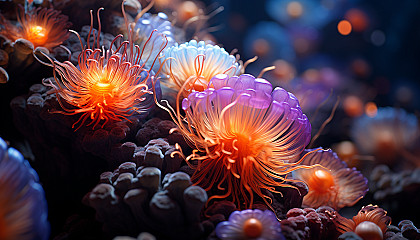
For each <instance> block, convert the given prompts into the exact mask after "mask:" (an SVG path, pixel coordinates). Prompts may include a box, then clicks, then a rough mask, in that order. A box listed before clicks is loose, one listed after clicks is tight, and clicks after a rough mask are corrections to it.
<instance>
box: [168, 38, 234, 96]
mask: <svg viewBox="0 0 420 240" xmlns="http://www.w3.org/2000/svg"><path fill="white" fill-rule="evenodd" d="M164 53H165V58H166V59H169V60H168V61H167V63H166V65H164V67H163V69H162V72H163V74H166V75H169V81H168V85H169V86H170V87H172V88H173V89H175V90H177V91H179V89H180V88H181V87H182V86H183V84H184V83H185V82H188V83H189V84H188V85H186V86H185V87H184V91H183V97H186V96H188V94H189V93H190V92H191V91H203V90H204V89H205V88H206V87H207V85H208V83H209V81H210V79H211V78H212V77H213V76H215V75H217V74H221V73H223V74H228V75H229V76H230V77H231V76H234V75H238V74H239V73H240V66H239V64H238V63H237V61H236V58H235V57H234V56H233V55H229V53H227V52H226V51H225V49H224V48H221V47H219V46H217V45H212V44H206V43H205V42H204V41H200V42H197V41H196V40H191V41H189V42H186V43H183V44H181V45H175V46H172V47H170V48H168V49H166V50H165V52H164Z"/></svg>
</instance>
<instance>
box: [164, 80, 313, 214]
mask: <svg viewBox="0 0 420 240" xmlns="http://www.w3.org/2000/svg"><path fill="white" fill-rule="evenodd" d="M190 81H191V79H190ZM188 84H189V82H188V81H187V82H185V83H184V85H183V86H182V88H181V90H180V92H178V99H179V98H180V96H181V94H182V91H183V89H184V88H185V86H187V85H188ZM209 86H211V87H210V88H208V89H206V90H204V91H203V92H193V93H191V94H190V95H189V96H188V98H185V99H184V100H183V102H182V108H183V110H184V111H185V113H186V116H185V117H183V116H181V113H180V107H179V103H177V109H176V113H173V114H172V117H173V119H174V121H175V122H176V123H177V125H178V128H179V131H180V132H181V133H182V134H183V135H184V136H185V138H186V139H187V140H188V141H189V142H190V144H191V145H192V146H193V147H194V148H196V149H195V150H194V151H193V154H191V155H190V156H188V157H187V158H186V160H187V163H188V164H189V165H190V166H191V167H193V168H196V170H195V172H194V174H193V176H192V180H193V182H195V184H197V185H199V186H201V187H203V188H205V189H206V190H207V191H208V190H210V189H212V188H213V187H215V185H217V188H218V189H219V190H221V191H225V193H224V194H223V195H217V194H215V195H213V196H212V197H211V198H210V199H215V198H226V197H228V196H232V198H233V201H234V202H235V204H236V205H237V206H240V208H241V207H243V206H246V207H250V206H252V203H253V200H254V193H256V194H257V195H258V196H260V197H261V198H262V199H263V200H264V201H265V203H266V204H267V205H269V203H268V201H271V199H270V198H269V197H267V196H266V195H265V194H264V191H265V190H269V191H273V192H276V190H275V187H291V186H290V185H289V184H287V183H286V181H287V180H286V176H285V175H287V174H288V173H290V172H292V171H293V170H295V169H297V168H305V166H301V165H300V166H297V165H299V163H300V161H298V162H296V163H289V162H295V161H296V160H298V158H299V157H300V154H301V152H302V151H303V150H304V148H305V146H306V145H307V144H308V143H309V140H310V132H311V125H310V123H309V121H308V119H307V117H306V116H305V114H303V113H302V111H301V110H300V107H299V102H298V100H297V99H296V97H295V96H294V95H293V94H291V93H289V92H287V91H285V90H284V89H282V88H275V89H274V91H273V88H272V86H271V84H270V83H269V82H268V81H267V80H265V79H262V78H255V77H253V76H252V75H248V74H243V75H240V76H239V77H238V76H234V77H229V76H228V75H226V74H219V75H216V76H214V77H213V78H212V79H211V81H210V83H209ZM177 102H178V101H177ZM161 107H163V106H161ZM167 110H168V111H169V109H167ZM169 112H171V111H169ZM184 119H185V121H186V122H187V124H184ZM267 199H268V201H267Z"/></svg>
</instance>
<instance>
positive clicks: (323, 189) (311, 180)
mask: <svg viewBox="0 0 420 240" xmlns="http://www.w3.org/2000/svg"><path fill="white" fill-rule="evenodd" d="M306 152H308V155H307V156H306V158H305V159H304V160H303V161H302V162H301V164H303V165H308V166H311V165H315V164H319V165H321V166H322V167H314V168H311V169H298V170H296V171H294V172H293V177H294V178H296V179H299V180H302V181H304V182H305V183H306V184H307V185H308V188H309V191H308V194H306V195H305V196H304V197H303V203H302V205H303V206H305V207H311V208H318V207H320V206H324V205H325V206H330V207H332V208H334V209H337V210H338V209H340V208H342V207H345V206H353V205H354V204H355V203H356V202H357V201H359V200H360V199H361V198H363V196H365V194H366V192H367V191H368V190H369V189H368V184H367V183H368V182H367V179H366V178H365V177H363V175H362V174H361V173H360V172H359V171H356V169H355V168H348V167H347V164H346V163H344V162H343V161H341V160H340V159H339V158H338V157H337V155H336V154H335V153H334V152H333V151H331V149H329V150H322V149H319V150H318V151H315V152H314V151H313V150H305V152H304V153H306Z"/></svg>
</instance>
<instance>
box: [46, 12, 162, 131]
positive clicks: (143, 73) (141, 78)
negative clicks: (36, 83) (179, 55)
mask: <svg viewBox="0 0 420 240" xmlns="http://www.w3.org/2000/svg"><path fill="white" fill-rule="evenodd" d="M123 13H124V12H123ZM124 14H125V13H124ZM98 18H99V11H98ZM99 29H100V28H99ZM91 30H92V26H91ZM127 32H129V38H128V40H127V41H123V42H121V38H122V36H121V35H119V36H117V37H116V38H115V39H114V40H113V42H112V44H111V46H110V49H108V50H104V49H103V48H102V49H101V47H100V46H99V39H100V32H98V35H97V37H96V38H97V40H96V43H97V46H96V47H95V39H94V41H93V47H92V48H91V47H90V45H89V38H88V39H87V47H84V46H83V45H82V49H83V50H82V52H81V53H80V55H79V57H78V66H75V65H73V63H71V62H70V61H65V62H64V63H60V62H58V61H55V62H54V64H53V66H54V68H55V71H54V80H55V81H54V82H52V81H51V80H50V81H48V82H46V83H45V84H46V85H48V86H50V87H52V88H53V90H52V92H53V93H55V94H57V95H58V97H57V99H58V101H59V103H60V105H61V107H62V109H63V110H64V111H56V112H59V113H63V114H67V115H75V114H81V116H80V118H79V120H78V121H76V122H75V123H74V124H73V127H75V126H76V125H77V124H79V123H80V125H79V127H81V126H83V125H84V124H85V121H86V120H87V119H88V118H90V120H91V122H90V123H89V124H87V126H90V125H92V126H93V128H95V127H96V126H97V125H98V124H100V122H101V121H102V123H101V127H104V125H106V124H107V123H108V122H109V121H119V120H122V119H126V117H127V116H130V115H132V114H133V113H135V112H138V113H142V112H145V111H147V110H148V109H149V108H150V107H151V106H152V104H153V101H150V102H149V101H148V102H147V104H144V100H145V99H146V96H147V94H153V93H152V91H151V90H150V89H151V82H152V80H151V79H152V78H153V76H152V74H153V72H152V70H151V69H152V68H153V63H152V65H151V66H150V68H146V67H145V64H144V63H143V62H142V61H141V58H142V56H143V55H145V54H149V53H145V51H144V49H145V47H143V48H142V49H141V48H140V47H139V46H138V45H134V43H133V32H132V31H131V29H130V30H128V31H127ZM76 34H77V33H76ZM155 34H157V33H156V32H152V34H151V36H150V38H152V37H154V35H155ZM89 35H90V34H89ZM159 36H160V37H161V38H164V37H163V36H162V35H159ZM79 38H80V37H79ZM80 42H82V41H81V40H80ZM117 42H120V44H116V43H117ZM166 43H167V41H166V42H165V41H162V44H158V45H154V43H153V42H149V44H152V47H151V48H150V51H154V49H153V48H159V49H160V50H159V51H158V53H157V54H156V55H155V56H154V57H153V56H152V57H153V58H154V59H155V61H156V59H157V57H158V55H159V53H160V52H161V51H162V50H163V49H164V47H165V45H166ZM114 49H115V50H114ZM149 57H151V56H150V55H149ZM55 72H57V73H58V75H59V77H57V76H56V73H55ZM62 100H64V101H65V102H66V103H67V104H68V105H71V106H72V108H68V107H66V106H65V104H63V102H62ZM76 130H77V129H76Z"/></svg>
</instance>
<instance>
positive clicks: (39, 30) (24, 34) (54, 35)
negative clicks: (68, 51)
mask: <svg viewBox="0 0 420 240" xmlns="http://www.w3.org/2000/svg"><path fill="white" fill-rule="evenodd" d="M60 13H61V12H60V11H56V10H54V9H47V8H37V9H34V10H31V11H30V12H25V11H24V10H23V7H22V6H19V11H18V21H19V23H20V26H19V27H16V26H15V25H13V24H12V23H10V22H9V21H7V20H6V19H5V18H4V17H3V16H1V18H0V25H3V29H1V30H0V34H3V35H4V36H6V37H7V38H8V39H11V40H12V41H16V40H17V39H19V38H24V39H26V40H28V41H30V42H31V43H32V44H33V45H34V48H36V47H45V48H47V49H50V50H51V49H52V48H54V47H56V46H58V45H60V44H61V43H62V42H63V41H64V40H66V39H67V38H68V37H69V34H70V33H69V30H68V28H69V27H70V25H71V23H70V22H68V17H67V16H65V15H62V14H60Z"/></svg>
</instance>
